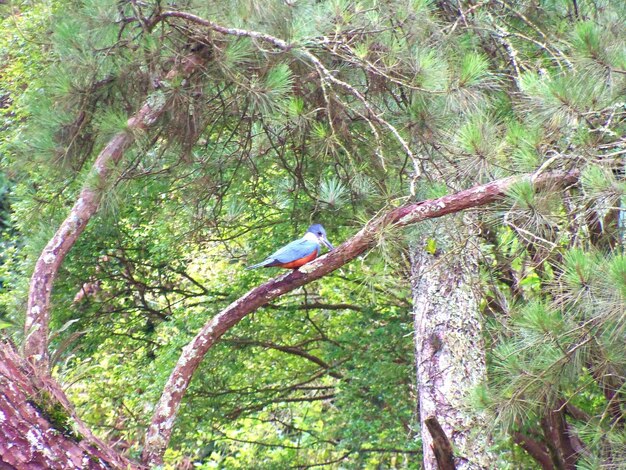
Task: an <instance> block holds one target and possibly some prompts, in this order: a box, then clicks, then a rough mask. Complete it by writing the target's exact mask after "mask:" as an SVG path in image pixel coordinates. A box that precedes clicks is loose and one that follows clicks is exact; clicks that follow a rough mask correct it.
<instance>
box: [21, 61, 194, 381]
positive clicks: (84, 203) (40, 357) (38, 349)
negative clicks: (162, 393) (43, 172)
mask: <svg viewBox="0 0 626 470" xmlns="http://www.w3.org/2000/svg"><path fill="white" fill-rule="evenodd" d="M202 63H203V60H202V59H201V58H200V57H198V56H196V55H192V56H188V57H186V58H185V59H183V60H182V61H181V63H180V64H179V67H178V68H176V69H173V70H171V71H170V72H169V73H168V74H167V77H166V79H167V80H171V79H173V78H174V77H176V76H178V75H181V74H182V75H185V76H186V75H189V74H191V73H192V72H194V71H195V70H196V69H197V68H198V67H199V66H200V65H201V64H202ZM166 106H167V101H166V100H165V99H164V98H163V96H161V95H159V94H155V95H153V96H150V97H148V98H147V99H146V101H145V103H144V104H143V105H142V107H141V108H140V109H139V111H138V112H137V113H136V114H135V115H134V116H132V117H131V118H130V119H128V121H127V125H126V129H125V130H124V131H122V132H119V133H117V134H116V135H114V136H113V138H111V140H109V142H108V143H107V145H106V146H105V147H104V149H102V151H101V152H100V154H99V155H98V157H97V158H96V161H95V162H94V164H93V167H92V169H91V175H90V177H89V178H88V180H87V183H86V184H85V186H84V187H83V189H82V190H81V192H80V195H79V197H78V199H77V200H76V203H75V204H74V206H73V207H72V209H71V210H70V213H69V215H68V216H67V218H66V219H65V220H64V221H63V223H61V226H60V227H59V228H58V230H57V231H56V233H55V234H54V236H53V237H52V238H51V239H50V241H49V242H48V244H47V245H46V247H45V248H44V249H43V251H42V252H41V254H40V255H39V258H38V259H37V262H36V264H35V269H34V271H33V275H32V277H31V280H30V288H29V292H28V308H27V310H26V320H25V323H24V334H25V337H26V338H25V340H24V356H25V358H26V359H27V360H28V361H29V362H30V363H31V364H32V365H33V367H35V369H38V370H41V371H42V372H44V373H45V372H46V371H47V370H48V368H49V356H48V333H49V323H50V295H51V294H52V286H53V284H54V281H55V279H56V277H57V274H58V272H59V268H60V267H61V264H62V263H63V260H64V259H65V257H66V256H67V254H68V253H69V251H70V250H71V248H72V247H73V246H74V243H76V240H77V239H78V237H79V236H80V235H81V234H82V233H83V231H84V230H85V227H86V226H87V223H88V222H89V221H90V220H91V218H92V217H93V216H94V215H95V214H96V212H97V211H98V206H99V205H100V201H101V200H102V196H103V194H104V192H105V191H104V189H105V188H106V187H107V185H108V184H109V179H110V178H111V175H112V173H113V170H114V168H115V167H116V166H117V164H118V163H119V161H120V160H121V158H122V156H123V155H124V152H125V151H126V150H127V149H128V148H129V147H130V146H131V145H132V143H133V142H134V141H135V138H136V136H137V135H138V134H139V133H142V132H144V131H146V130H147V129H148V128H150V127H151V126H152V125H153V124H154V123H155V122H156V121H157V120H158V119H159V117H160V116H161V114H163V112H164V111H165V109H166Z"/></svg>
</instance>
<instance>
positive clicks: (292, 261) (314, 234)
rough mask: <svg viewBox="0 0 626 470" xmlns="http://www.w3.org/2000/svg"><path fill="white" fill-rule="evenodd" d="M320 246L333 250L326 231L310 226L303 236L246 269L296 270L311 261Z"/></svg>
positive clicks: (317, 225)
mask: <svg viewBox="0 0 626 470" xmlns="http://www.w3.org/2000/svg"><path fill="white" fill-rule="evenodd" d="M321 245H324V246H326V247H327V248H328V249H329V250H332V249H334V247H333V245H332V244H331V243H330V242H329V241H328V238H326V230H324V227H322V226H321V225H320V224H313V225H311V226H310V227H309V228H308V230H307V231H306V233H305V234H304V236H303V237H302V238H300V239H299V240H296V241H293V242H291V243H289V244H288V245H286V246H284V247H282V248H281V249H280V250H278V251H276V252H275V253H274V254H272V255H270V256H268V257H267V258H266V259H265V261H263V262H261V263H259V264H253V265H252V266H248V268H247V269H254V268H269V267H272V266H277V267H279V268H287V269H297V268H299V267H300V266H302V265H304V264H306V263H308V262H309V261H313V260H314V259H315V258H317V257H318V255H319V253H320V247H321Z"/></svg>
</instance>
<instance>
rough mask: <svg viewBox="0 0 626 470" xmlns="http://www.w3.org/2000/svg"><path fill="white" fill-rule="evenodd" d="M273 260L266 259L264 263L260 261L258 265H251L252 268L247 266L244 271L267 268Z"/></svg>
mask: <svg viewBox="0 0 626 470" xmlns="http://www.w3.org/2000/svg"><path fill="white" fill-rule="evenodd" d="M272 261H273V260H271V259H266V260H265V261H262V262H260V263H257V264H253V265H252V266H247V267H246V269H256V268H262V267H264V266H267V265H268V264H270V263H271V262H272Z"/></svg>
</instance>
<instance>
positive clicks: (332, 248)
mask: <svg viewBox="0 0 626 470" xmlns="http://www.w3.org/2000/svg"><path fill="white" fill-rule="evenodd" d="M320 241H321V242H322V244H323V245H324V246H325V247H326V248H328V249H329V250H334V249H335V247H334V246H333V244H332V243H331V242H329V241H328V238H326V236H325V235H322V236H321V237H320Z"/></svg>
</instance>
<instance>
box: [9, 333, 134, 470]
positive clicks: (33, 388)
mask: <svg viewBox="0 0 626 470" xmlns="http://www.w3.org/2000/svg"><path fill="white" fill-rule="evenodd" d="M70 423H71V417H70V416H69V415H67V414H66V413H65V410H63V408H62V407H60V406H59V405H58V404H57V402H56V401H55V399H54V398H52V397H51V393H50V391H49V390H48V389H47V388H46V386H45V382H42V381H40V380H39V379H38V378H37V375H36V373H35V371H34V369H33V368H32V366H31V365H30V364H28V363H27V362H26V361H24V360H23V359H22V358H20V357H19V355H18V354H17V352H16V351H15V350H14V349H13V347H12V346H11V345H10V344H9V343H7V342H5V341H2V342H0V468H3V469H4V468H8V469H14V468H15V469H18V470H22V469H28V470H32V469H63V470H65V469H74V468H78V469H95V470H97V469H111V468H124V469H138V468H140V467H139V465H137V464H134V463H132V462H130V461H129V460H127V459H126V458H124V457H122V456H120V455H119V454H118V453H117V452H115V451H112V450H111V449H108V448H107V447H105V446H102V447H96V446H93V445H91V444H90V443H88V442H87V440H84V439H82V437H83V436H81V435H80V434H79V433H78V432H76V431H74V430H72V429H71V425H70Z"/></svg>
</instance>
